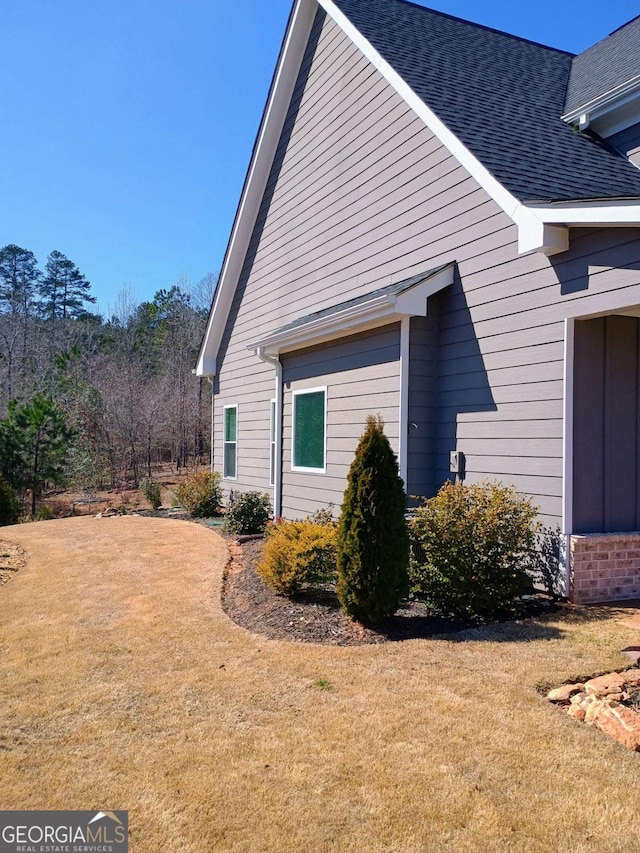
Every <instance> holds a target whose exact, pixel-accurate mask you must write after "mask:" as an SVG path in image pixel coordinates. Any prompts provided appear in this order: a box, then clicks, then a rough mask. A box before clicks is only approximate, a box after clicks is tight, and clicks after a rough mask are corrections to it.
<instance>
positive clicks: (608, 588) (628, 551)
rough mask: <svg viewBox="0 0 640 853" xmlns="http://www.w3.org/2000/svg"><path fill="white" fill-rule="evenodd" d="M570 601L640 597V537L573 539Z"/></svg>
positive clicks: (581, 602) (629, 534) (614, 534)
mask: <svg viewBox="0 0 640 853" xmlns="http://www.w3.org/2000/svg"><path fill="white" fill-rule="evenodd" d="M570 554H571V600H572V601H574V602H575V603H576V604H590V603H594V602H596V601H619V600H623V599H629V598H639V597H640V534H639V533H611V534H608V535H603V534H597V533H596V534H591V535H588V536H572V537H571V543H570Z"/></svg>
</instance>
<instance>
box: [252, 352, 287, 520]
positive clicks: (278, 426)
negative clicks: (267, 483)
mask: <svg viewBox="0 0 640 853" xmlns="http://www.w3.org/2000/svg"><path fill="white" fill-rule="evenodd" d="M255 353H256V355H257V356H258V358H259V359H260V361H264V362H265V363H266V364H271V365H272V366H273V367H275V369H276V422H275V439H276V458H275V463H274V468H275V470H274V472H273V515H274V517H275V518H278V517H279V516H281V515H282V364H281V362H280V360H279V359H278V358H274V357H273V356H270V355H267V354H266V353H265V351H264V347H258V348H257V349H256V350H255Z"/></svg>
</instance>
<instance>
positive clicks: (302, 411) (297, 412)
mask: <svg viewBox="0 0 640 853" xmlns="http://www.w3.org/2000/svg"><path fill="white" fill-rule="evenodd" d="M326 400H327V389H326V388H309V389H305V390H304V391H294V392H293V436H292V450H291V468H292V470H294V471H308V472H310V473H313V474H324V473H325V471H326V465H327V462H326V459H327V440H326V439H327V424H326V413H327V406H326Z"/></svg>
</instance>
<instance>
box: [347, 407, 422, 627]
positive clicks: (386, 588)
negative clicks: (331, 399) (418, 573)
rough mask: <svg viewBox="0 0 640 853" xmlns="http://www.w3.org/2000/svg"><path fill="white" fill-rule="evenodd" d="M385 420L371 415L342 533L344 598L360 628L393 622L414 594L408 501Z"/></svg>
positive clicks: (359, 449) (352, 473)
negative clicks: (410, 587)
mask: <svg viewBox="0 0 640 853" xmlns="http://www.w3.org/2000/svg"><path fill="white" fill-rule="evenodd" d="M383 427H384V422H383V420H382V418H381V417H380V415H369V417H368V418H367V426H366V429H365V431H364V434H363V435H362V437H361V439H360V443H359V444H358V447H357V448H356V454H355V457H354V460H353V462H352V463H351V468H350V470H349V479H348V485H347V490H346V491H345V493H344V502H343V504H342V513H341V515H340V523H339V528H338V598H339V599H340V604H341V605H342V608H343V610H344V611H345V612H346V613H347V614H348V615H349V616H351V617H352V618H354V619H357V620H358V621H359V622H365V623H371V624H374V625H375V624H377V623H379V622H381V621H382V620H383V619H384V618H385V617H386V616H391V615H392V614H393V613H395V611H396V610H397V609H398V605H399V604H400V602H401V601H402V599H403V597H404V596H405V595H406V594H407V592H408V576H407V569H408V564H409V535H408V531H407V524H406V521H405V509H406V495H405V492H404V487H403V483H402V480H401V479H400V477H399V475H398V462H397V459H396V456H395V453H394V452H393V450H392V449H391V445H390V444H389V440H388V439H387V437H386V435H385V434H384V432H383Z"/></svg>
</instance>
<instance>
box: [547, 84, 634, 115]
mask: <svg viewBox="0 0 640 853" xmlns="http://www.w3.org/2000/svg"><path fill="white" fill-rule="evenodd" d="M639 95H640V74H638V75H636V76H635V77H632V78H631V79H630V80H627V81H625V82H624V83H621V84H620V85H619V86H616V87H615V89H609V91H608V92H603V93H602V94H601V95H598V97H597V98H593V99H592V100H591V101H587V102H586V103H584V104H582V105H581V106H579V107H575V109H573V110H570V111H569V112H568V113H565V114H564V115H563V116H561V118H562V120H563V121H566V122H567V124H577V123H578V122H579V120H580V118H581V116H583V115H588V116H589V117H590V119H591V122H593V121H594V120H595V119H597V118H598V117H600V116H603V115H605V114H606V113H608V112H610V111H611V110H614V109H617V107H618V106H619V105H621V104H623V103H624V102H626V101H629V100H631V99H634V98H637V97H638V96H639Z"/></svg>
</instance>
